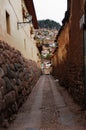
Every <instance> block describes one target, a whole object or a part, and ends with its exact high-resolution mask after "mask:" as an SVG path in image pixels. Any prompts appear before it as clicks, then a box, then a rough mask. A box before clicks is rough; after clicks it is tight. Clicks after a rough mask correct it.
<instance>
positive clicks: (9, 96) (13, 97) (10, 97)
mask: <svg viewBox="0 0 86 130" xmlns="http://www.w3.org/2000/svg"><path fill="white" fill-rule="evenodd" d="M4 99H5V102H6V105H7V106H8V105H9V104H11V103H14V102H15V101H16V93H15V91H11V92H9V93H7V94H6V95H5V96H4Z"/></svg>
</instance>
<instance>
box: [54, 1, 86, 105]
mask: <svg viewBox="0 0 86 130" xmlns="http://www.w3.org/2000/svg"><path fill="white" fill-rule="evenodd" d="M83 1H84V0H83ZM76 5H77V6H76ZM82 7H83V8H82ZM83 9H84V2H82V0H79V1H78V0H76V1H73V3H72V0H71V12H70V16H71V17H70V19H69V22H68V24H69V32H68V33H69V34H68V35H69V44H68V47H67V55H66V57H65V58H64V59H63V60H62V61H61V62H60V63H59V62H58V64H57V66H56V67H55V68H54V73H53V75H55V76H56V78H59V81H60V84H61V85H62V86H64V87H65V88H67V89H68V91H69V93H70V94H71V95H72V97H73V98H74V100H75V101H77V102H78V103H79V104H81V105H82V104H83V102H84V69H83V28H80V19H81V17H82V15H83V13H84V10H83ZM64 26H65V25H64ZM62 33H63V34H64V35H63V37H64V38H65V33H67V32H65V28H63V30H62V31H61V33H60V35H59V37H58V41H59V39H61V40H62V39H63V41H62V42H63V44H66V43H67V41H65V40H64V38H62ZM58 41H57V42H58ZM62 42H58V43H59V44H62ZM61 49H62V46H61V45H60V50H61ZM58 53H59V51H58V50H57V53H56V54H57V59H58V61H59V57H58V56H59V55H60V54H59V55H58ZM61 55H64V52H62V54H61Z"/></svg>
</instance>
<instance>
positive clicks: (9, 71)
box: [0, 41, 41, 127]
mask: <svg viewBox="0 0 86 130" xmlns="http://www.w3.org/2000/svg"><path fill="white" fill-rule="evenodd" d="M40 74H41V71H40V69H39V68H38V67H37V65H36V63H35V62H34V61H32V60H26V59H25V58H23V56H22V55H21V53H20V52H19V51H17V50H15V49H14V48H11V47H10V46H8V44H6V43H4V42H2V41H0V124H2V125H3V126H4V127H8V122H10V121H11V120H12V115H13V114H14V113H17V112H18V109H19V108H20V106H21V105H22V103H23V102H24V101H25V100H26V98H27V96H28V95H29V94H30V92H31V90H32V88H33V86H34V85H35V83H36V82H37V80H38V78H39V76H40Z"/></svg>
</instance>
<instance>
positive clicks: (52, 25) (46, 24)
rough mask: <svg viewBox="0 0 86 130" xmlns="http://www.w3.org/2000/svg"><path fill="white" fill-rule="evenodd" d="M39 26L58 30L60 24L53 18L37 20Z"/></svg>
mask: <svg viewBox="0 0 86 130" xmlns="http://www.w3.org/2000/svg"><path fill="white" fill-rule="evenodd" d="M38 25H39V28H47V29H54V28H55V29H57V30H59V29H60V27H61V25H60V24H59V23H57V22H55V21H53V20H49V19H46V20H39V21H38Z"/></svg>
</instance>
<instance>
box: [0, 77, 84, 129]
mask: <svg viewBox="0 0 86 130" xmlns="http://www.w3.org/2000/svg"><path fill="white" fill-rule="evenodd" d="M56 84H57V85H56ZM82 115H83V114H82V112H81V111H80V108H79V107H78V106H76V105H75V104H74V103H73V101H72V100H71V98H70V97H69V95H68V94H67V92H66V91H65V90H64V89H62V88H61V87H59V84H58V83H55V80H54V79H53V78H52V76H49V75H43V76H41V77H40V79H39V81H38V82H37V84H36V86H35V87H34V89H33V91H32V93H31V94H30V96H29V97H28V99H27V101H26V102H25V104H24V105H23V106H22V108H21V109H20V110H19V113H18V115H17V117H16V120H15V121H14V122H13V123H12V124H11V125H10V127H9V128H8V130H86V122H85V120H84V116H82ZM1 130H3V129H1Z"/></svg>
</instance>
